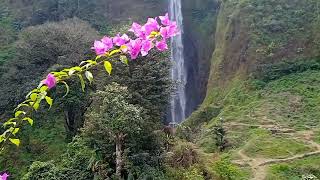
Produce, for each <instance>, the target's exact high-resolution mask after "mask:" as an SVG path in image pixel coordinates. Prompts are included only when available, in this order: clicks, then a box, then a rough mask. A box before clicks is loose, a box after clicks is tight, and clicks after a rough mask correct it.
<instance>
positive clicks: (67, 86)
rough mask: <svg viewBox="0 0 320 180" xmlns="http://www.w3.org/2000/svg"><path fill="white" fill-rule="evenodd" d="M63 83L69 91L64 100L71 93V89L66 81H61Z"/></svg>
mask: <svg viewBox="0 0 320 180" xmlns="http://www.w3.org/2000/svg"><path fill="white" fill-rule="evenodd" d="M61 83H63V84H64V85H65V86H66V89H67V91H66V94H65V95H63V98H64V97H66V96H67V95H68V94H69V92H70V87H69V85H68V84H67V83H66V82H65V81H61Z"/></svg>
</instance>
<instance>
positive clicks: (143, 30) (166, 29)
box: [0, 13, 179, 180]
mask: <svg viewBox="0 0 320 180" xmlns="http://www.w3.org/2000/svg"><path fill="white" fill-rule="evenodd" d="M129 32H132V33H133V35H134V36H135V38H133V39H131V38H130V37H129V36H128V35H127V34H123V35H120V33H119V34H117V35H116V36H115V37H107V36H105V37H103V38H102V39H101V40H99V41H98V40H96V41H95V42H94V45H93V47H92V48H91V49H93V50H94V51H95V52H96V54H97V55H104V54H106V53H107V52H109V51H110V50H115V49H120V50H121V52H122V53H126V54H130V56H131V59H136V58H137V57H138V56H139V54H141V55H142V56H146V55H147V54H148V53H149V51H150V50H151V49H152V48H154V47H156V48H157V49H158V50H159V51H165V50H167V49H168V44H167V41H168V40H169V39H170V38H171V37H173V36H175V35H177V34H179V31H178V27H177V23H176V22H174V21H171V20H170V18H169V14H168V13H166V14H165V15H164V16H159V17H156V18H148V21H147V23H146V24H144V25H140V24H138V23H136V22H134V23H133V24H132V27H131V29H129ZM42 84H44V85H46V86H47V87H48V88H49V89H51V88H54V87H55V86H56V84H57V79H56V77H55V76H54V75H53V74H48V76H47V77H46V79H44V80H43V81H42ZM0 177H1V176H0ZM0 180H1V179H0Z"/></svg>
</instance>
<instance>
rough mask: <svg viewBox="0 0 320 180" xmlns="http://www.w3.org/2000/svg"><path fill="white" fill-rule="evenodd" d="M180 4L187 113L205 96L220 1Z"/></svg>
mask: <svg viewBox="0 0 320 180" xmlns="http://www.w3.org/2000/svg"><path fill="white" fill-rule="evenodd" d="M182 6H183V7H182V11H183V16H184V17H183V18H184V22H183V23H184V36H183V37H184V47H185V52H184V54H185V62H186V64H187V71H188V82H187V87H186V95H187V115H190V114H191V113H192V112H193V111H194V110H195V109H196V108H197V107H198V105H199V104H201V103H202V101H203V99H204V98H205V94H206V87H207V80H208V77H209V72H210V58H211V54H212V51H213V50H214V46H215V30H216V20H217V15H218V12H219V7H220V3H219V2H218V1H217V0H202V1H194V0H186V1H183V4H182Z"/></svg>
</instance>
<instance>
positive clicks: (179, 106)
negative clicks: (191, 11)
mask: <svg viewBox="0 0 320 180" xmlns="http://www.w3.org/2000/svg"><path fill="white" fill-rule="evenodd" d="M169 14H170V17H171V20H174V21H176V22H177V25H178V27H179V29H180V31H181V33H180V35H178V36H175V37H174V38H172V40H171V60H172V62H173V67H172V69H171V78H172V79H173V80H174V81H176V82H178V87H177V89H176V92H175V94H174V96H173V97H172V100H171V108H170V112H169V114H170V115H169V120H171V124H173V125H174V124H176V123H180V122H181V121H183V120H185V118H186V90H185V87H186V83H187V70H186V67H185V66H186V65H185V62H184V53H183V42H182V34H183V16H182V9H181V0H169Z"/></svg>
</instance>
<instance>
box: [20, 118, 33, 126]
mask: <svg viewBox="0 0 320 180" xmlns="http://www.w3.org/2000/svg"><path fill="white" fill-rule="evenodd" d="M22 120H23V121H28V123H29V124H30V125H31V126H32V125H33V119H31V118H29V117H25V118H23V119H22Z"/></svg>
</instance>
